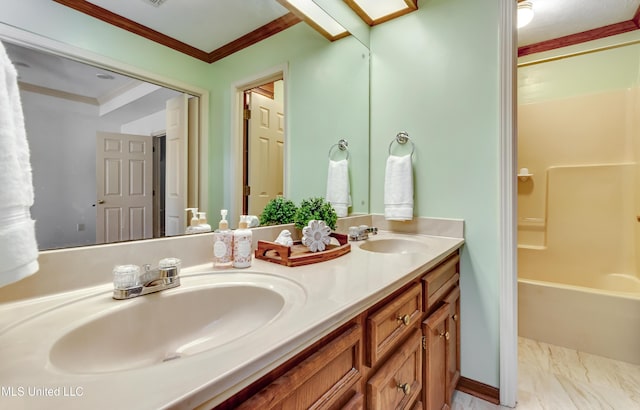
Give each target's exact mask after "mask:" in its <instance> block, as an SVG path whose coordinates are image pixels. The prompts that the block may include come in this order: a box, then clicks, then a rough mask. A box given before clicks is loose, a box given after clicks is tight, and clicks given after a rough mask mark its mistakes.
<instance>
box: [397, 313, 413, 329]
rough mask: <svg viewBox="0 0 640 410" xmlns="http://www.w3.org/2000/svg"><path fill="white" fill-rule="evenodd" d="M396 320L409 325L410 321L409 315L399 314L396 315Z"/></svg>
mask: <svg viewBox="0 0 640 410" xmlns="http://www.w3.org/2000/svg"><path fill="white" fill-rule="evenodd" d="M397 320H398V322H401V323H404V325H405V326H409V323H410V322H411V316H409V315H401V316H398V319H397Z"/></svg>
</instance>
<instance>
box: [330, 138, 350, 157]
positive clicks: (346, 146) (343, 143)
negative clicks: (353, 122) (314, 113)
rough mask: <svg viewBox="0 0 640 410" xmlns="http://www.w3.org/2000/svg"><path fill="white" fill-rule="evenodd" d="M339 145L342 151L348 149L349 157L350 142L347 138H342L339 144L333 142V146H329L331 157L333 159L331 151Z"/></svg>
mask: <svg viewBox="0 0 640 410" xmlns="http://www.w3.org/2000/svg"><path fill="white" fill-rule="evenodd" d="M336 147H338V149H339V150H340V151H347V158H346V159H349V142H347V140H345V139H341V140H340V141H338V143H337V144H333V145H332V146H331V148H329V159H331V152H332V151H333V149H334V148H336Z"/></svg>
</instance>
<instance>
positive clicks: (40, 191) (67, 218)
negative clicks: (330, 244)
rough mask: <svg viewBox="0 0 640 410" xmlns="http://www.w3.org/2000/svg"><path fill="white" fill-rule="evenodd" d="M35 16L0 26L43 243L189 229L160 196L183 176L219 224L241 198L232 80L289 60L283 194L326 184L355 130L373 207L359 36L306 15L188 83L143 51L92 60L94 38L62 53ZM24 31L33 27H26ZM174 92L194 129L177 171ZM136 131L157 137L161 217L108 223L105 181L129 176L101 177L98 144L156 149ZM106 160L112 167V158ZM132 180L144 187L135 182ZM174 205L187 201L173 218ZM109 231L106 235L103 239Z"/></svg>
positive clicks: (192, 199)
mask: <svg viewBox="0 0 640 410" xmlns="http://www.w3.org/2000/svg"><path fill="white" fill-rule="evenodd" d="M2 25H3V24H2V23H0V26H2ZM12 25H13V26H19V24H15V23H14V24H12ZM28 28H29V27H25V30H22V29H21V28H19V27H18V28H16V27H8V26H5V27H0V29H1V30H0V40H2V42H3V44H5V47H6V48H7V51H8V53H9V56H10V58H11V59H12V61H13V62H14V64H16V63H17V64H16V65H17V68H18V70H19V73H20V74H19V75H20V78H19V81H20V83H21V84H20V85H21V90H22V91H21V96H22V100H23V110H24V112H25V120H26V123H27V124H26V127H27V132H28V138H29V143H30V146H31V153H32V164H33V172H34V188H35V197H36V199H35V204H34V206H33V207H32V214H33V217H34V219H36V221H37V222H36V234H37V239H38V243H39V247H40V249H41V250H46V249H58V248H66V247H74V246H82V245H91V244H98V243H104V242H111V241H112V238H114V237H116V236H117V235H121V234H122V233H123V232H125V233H126V235H121V236H120V238H119V239H120V240H135V239H142V238H151V237H153V238H155V237H161V236H166V235H171V234H181V233H182V232H183V231H182V229H184V226H185V222H184V221H185V220H186V219H187V218H186V217H187V214H186V212H184V210H183V209H182V208H179V209H178V208H174V209H173V210H171V204H167V203H164V204H163V203H162V201H158V200H157V199H158V198H160V197H165V196H166V194H163V193H162V191H163V190H165V191H166V190H170V189H171V188H172V187H175V186H180V187H181V188H183V189H181V190H182V191H183V192H184V193H185V195H186V196H187V200H188V205H189V206H194V207H199V208H200V209H201V210H204V211H206V212H207V215H208V217H209V222H210V224H211V225H212V226H214V227H215V225H216V224H217V216H218V215H219V213H218V212H219V209H221V208H230V209H233V202H234V200H233V195H234V192H235V191H236V187H235V186H234V184H236V183H237V175H235V173H234V171H233V170H234V169H235V167H236V165H237V162H238V158H235V157H234V151H233V147H234V146H235V144H237V143H238V142H237V141H234V140H233V139H234V138H235V136H234V134H233V132H232V130H234V129H236V128H237V127H239V126H241V125H239V124H236V123H235V122H236V121H237V119H236V118H235V117H234V115H233V113H232V111H233V109H232V107H231V105H232V103H233V96H232V90H233V87H234V84H237V83H238V82H241V81H243V80H244V79H246V78H249V77H252V76H255V75H259V74H260V73H262V72H264V71H265V69H266V68H270V67H273V66H274V65H279V66H281V67H284V71H285V74H286V80H287V84H286V85H285V86H284V94H285V97H286V101H285V112H286V115H287V120H286V131H287V142H286V149H285V152H284V157H283V161H284V168H285V171H286V172H285V173H286V175H285V177H284V178H285V188H284V191H285V192H284V194H285V196H287V197H290V198H292V199H293V200H294V201H299V200H300V199H302V198H306V197H310V196H324V194H325V189H326V188H325V187H326V178H327V164H328V155H327V154H328V152H329V148H330V147H331V146H332V145H333V144H335V143H336V142H337V141H338V140H339V139H342V138H344V139H347V140H348V141H349V149H350V158H351V160H350V161H351V164H350V183H351V186H352V190H351V191H352V197H353V207H352V208H351V213H366V212H368V209H369V203H368V198H369V194H368V186H369V179H368V178H369V163H368V161H369V158H368V157H369V151H368V149H369V146H368V144H369V128H368V123H369V118H368V113H369V105H368V104H369V103H368V102H369V94H368V93H369V76H368V75H369V50H368V48H367V47H366V46H365V45H364V44H363V43H362V42H361V41H359V40H358V39H357V38H356V37H355V36H349V37H346V38H344V39H341V40H338V41H335V42H329V41H327V40H326V39H324V38H321V37H320V36H318V35H317V33H315V32H314V31H313V30H311V29H309V28H308V27H305V25H304V23H300V24H298V25H295V26H293V27H291V28H289V29H287V30H285V31H284V32H282V33H281V34H279V35H278V36H274V37H271V38H267V39H266V40H263V41H261V42H260V43H257V44H254V45H253V46H251V47H249V48H247V49H245V50H242V51H240V52H237V53H235V54H233V55H231V56H229V57H227V58H225V59H223V60H220V61H217V62H215V63H213V64H210V65H209V66H207V67H206V68H205V70H208V72H209V74H208V75H207V76H206V77H207V79H208V80H207V81H208V83H207V84H205V85H204V86H203V82H202V81H198V82H197V83H198V86H191V85H189V84H185V82H184V79H182V80H176V81H175V83H172V81H171V79H167V78H166V77H163V76H154V75H150V76H148V77H147V76H145V71H144V70H141V72H136V70H133V72H132V70H131V67H135V66H136V62H137V61H135V58H133V61H127V62H124V63H122V67H121V69H120V67H118V64H116V63H117V62H114V61H110V62H109V64H106V65H105V63H104V61H101V59H100V58H98V59H97V61H94V60H93V58H92V57H93V56H94V54H93V53H94V51H93V50H92V49H91V44H92V42H90V41H89V42H88V43H87V44H89V45H88V46H87V47H86V49H79V52H78V53H77V54H75V53H74V50H75V49H74V47H70V48H69V49H68V50H66V51H65V52H63V53H61V52H60V50H59V49H57V48H56V46H53V47H52V46H51V44H55V43H57V42H56V40H52V39H48V38H45V37H40V36H39V35H33V34H32V33H27V31H26V30H27V29H28ZM31 31H33V29H31ZM289 31H291V33H288V32H289ZM21 32H24V33H27V34H28V35H26V36H25V37H23V36H22V34H20V33H21ZM16 33H18V35H16ZM301 34H302V35H301ZM83 48H84V46H83ZM106 59H107V60H108V58H106ZM203 64H204V63H203ZM27 66H28V67H27ZM39 67H46V68H45V69H44V71H45V72H46V74H48V79H46V80H45V81H44V82H37V81H35V80H33V79H32V78H30V76H31V75H32V73H33V72H34V71H35V69H37V68H39ZM30 73H31V74H30ZM55 73H58V74H60V75H61V76H62V77H66V84H67V85H66V86H62V85H60V86H58V85H55V84H54V83H53V81H54V80H53V74H55ZM81 75H82V76H85V77H91V79H92V82H93V84H91V85H89V84H88V83H86V84H84V82H83V81H81V80H80V76H81ZM157 77H160V78H162V80H161V81H158V79H157ZM69 84H71V86H69ZM64 87H71V88H64ZM80 87H89V88H88V89H93V91H91V92H89V91H86V90H82V89H81V88H80ZM175 102H178V103H180V104H178V105H182V107H183V111H184V114H181V115H185V117H184V118H186V121H187V125H188V127H187V128H186V129H187V131H186V132H188V133H191V134H190V138H188V140H189V141H192V144H191V145H188V146H185V148H183V150H182V151H179V152H178V155H179V156H180V161H181V162H179V164H178V166H181V167H182V166H184V167H185V168H184V169H185V173H186V174H187V175H185V177H184V179H183V180H181V181H175V180H172V178H173V177H174V176H175V175H176V173H175V172H167V171H166V169H173V168H171V167H174V166H176V164H171V163H169V162H170V161H169V158H173V157H175V156H176V155H177V154H175V152H174V153H173V154H171V155H167V150H168V149H169V148H168V147H169V145H170V143H169V142H168V138H169V137H167V132H170V130H169V129H168V128H169V127H168V126H167V124H169V122H170V121H169V120H168V118H172V116H173V114H172V112H171V110H172V109H173V108H168V107H169V106H170V105H171V104H173V103H175ZM171 107H173V106H172V105H171ZM190 113H191V114H198V115H192V116H190ZM135 135H144V136H146V138H147V141H148V142H149V143H150V147H151V150H150V151H151V162H150V164H151V170H150V171H149V172H151V175H154V176H155V177H154V178H153V180H154V182H153V186H152V192H155V193H156V195H155V196H154V197H152V198H151V199H152V200H151V204H150V205H149V206H150V208H149V209H150V210H151V212H150V214H151V218H152V220H153V223H152V227H153V228H152V229H151V231H150V232H149V231H146V232H140V230H136V228H137V227H139V226H142V225H143V224H142V223H141V222H140V221H141V218H143V217H144V214H146V212H141V211H139V209H140V207H138V206H133V207H132V208H131V209H130V210H129V211H128V213H127V216H128V217H129V219H128V221H123V222H128V225H126V224H125V226H123V227H122V228H120V229H119V231H118V232H104V231H101V226H102V225H101V224H102V223H103V222H104V221H102V222H101V221H100V218H99V217H98V216H99V215H101V214H102V215H104V212H102V213H101V206H102V205H105V202H102V201H106V200H107V199H106V198H104V197H101V192H104V190H107V191H109V189H111V191H113V190H114V189H116V188H117V189H124V188H123V187H116V188H114V187H110V186H108V183H107V186H100V185H99V184H100V181H102V182H104V181H105V177H104V175H101V174H100V172H101V171H100V168H101V167H100V166H97V165H96V159H97V160H98V162H100V161H101V160H102V161H103V162H104V158H102V159H101V156H100V155H101V154H100V148H101V147H109V146H110V144H111V145H113V144H117V143H122V144H126V145H128V146H131V147H133V148H134V151H136V150H138V151H141V150H142V151H145V150H146V151H148V150H147V149H146V148H145V149H142V148H141V147H142V144H141V142H140V141H137V140H135V138H133V137H132V136H135ZM154 146H155V148H154ZM154 151H155V152H154ZM134 154H135V152H134ZM145 161H146V160H140V161H138V162H137V163H138V164H139V167H140V168H135V167H134V169H129V170H127V172H130V174H129V178H127V180H129V181H133V182H132V183H133V184H136V183H137V182H136V180H135V177H136V176H139V175H140V174H141V172H142V168H141V167H143V166H144V165H143V164H144V163H145ZM103 171H104V172H107V173H108V172H109V169H108V167H107V169H106V170H103ZM123 172H124V170H123ZM145 172H146V171H145ZM107 182H108V179H107ZM140 183H141V182H140ZM145 189H146V188H145ZM130 191H132V192H139V191H140V189H139V185H135V186H132V187H130ZM154 198H155V199H154ZM101 202H102V203H101ZM167 212H176V213H180V212H181V213H182V220H181V221H180V222H179V224H178V225H177V228H176V227H175V226H172V224H171V222H170V219H169V218H168V217H167V215H166V213H167ZM232 212H233V211H232ZM106 217H109V215H106ZM235 219H237V215H233V213H232V214H231V219H230V222H231V224H232V226H235ZM105 235H106V237H107V239H106V240H104V239H103V240H101V239H100V238H105ZM109 235H111V236H109Z"/></svg>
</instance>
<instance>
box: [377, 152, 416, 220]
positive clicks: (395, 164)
mask: <svg viewBox="0 0 640 410" xmlns="http://www.w3.org/2000/svg"><path fill="white" fill-rule="evenodd" d="M411 160H412V155H405V156H402V157H399V156H396V155H389V157H388V158H387V167H386V169H385V175H384V217H385V218H386V219H388V220H390V221H410V220H411V219H413V164H412V162H411Z"/></svg>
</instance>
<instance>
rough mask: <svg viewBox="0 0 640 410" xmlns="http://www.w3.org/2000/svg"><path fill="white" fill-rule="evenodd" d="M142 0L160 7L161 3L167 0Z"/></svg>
mask: <svg viewBox="0 0 640 410" xmlns="http://www.w3.org/2000/svg"><path fill="white" fill-rule="evenodd" d="M142 1H144V2H145V3H149V4H151V5H152V6H155V7H160V6H162V3H164V2H165V1H167V0H142Z"/></svg>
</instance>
